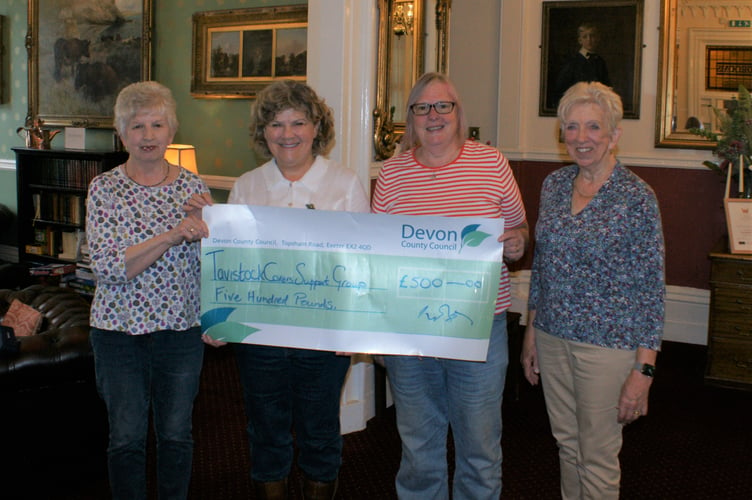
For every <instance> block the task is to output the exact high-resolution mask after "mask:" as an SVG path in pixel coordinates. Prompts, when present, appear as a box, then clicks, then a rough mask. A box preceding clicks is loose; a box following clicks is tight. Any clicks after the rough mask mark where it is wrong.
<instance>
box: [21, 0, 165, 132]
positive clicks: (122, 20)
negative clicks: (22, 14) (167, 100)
mask: <svg viewBox="0 0 752 500" xmlns="http://www.w3.org/2000/svg"><path fill="white" fill-rule="evenodd" d="M28 2H29V5H28V10H29V12H28V32H27V34H26V50H27V52H28V55H29V64H28V66H29V113H28V115H27V117H26V122H27V124H29V123H31V122H32V121H33V120H35V119H37V118H38V119H40V120H42V121H43V122H44V123H45V125H53V126H72V127H86V128H112V127H113V125H112V118H113V112H112V108H113V106H114V104H115V98H116V97H117V95H118V93H119V92H120V90H121V89H122V88H123V87H125V86H126V85H128V84H130V83H133V82H137V81H141V80H148V79H150V78H151V32H152V24H151V23H152V16H151V8H152V7H151V5H152V0H129V1H127V2H113V1H112V0H85V1H81V0H44V1H40V0H28Z"/></svg>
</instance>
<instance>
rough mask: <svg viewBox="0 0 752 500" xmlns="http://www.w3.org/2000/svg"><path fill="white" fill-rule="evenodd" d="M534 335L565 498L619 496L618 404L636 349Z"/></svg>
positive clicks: (599, 498) (573, 499)
mask: <svg viewBox="0 0 752 500" xmlns="http://www.w3.org/2000/svg"><path fill="white" fill-rule="evenodd" d="M535 333H536V335H535V339H536V348H537V351H538V363H539V367H540V370H541V381H542V384H543V393H544V395H545V399H546V409H547V410H548V418H549V420H550V422H551V431H552V432H553V435H554V437H555V438H556V444H557V446H558V447H559V465H560V468H561V496H562V498H563V499H564V500H570V499H571V500H584V499H595V500H607V499H618V498H619V482H620V480H621V468H620V466H619V451H620V450H621V445H622V425H621V424H620V423H618V422H617V421H616V418H617V413H618V410H617V409H616V406H617V404H618V402H619V395H620V392H621V387H622V384H623V383H624V381H625V380H626V378H627V376H628V375H629V372H630V370H631V369H632V366H633V365H634V360H635V353H634V351H627V350H620V349H609V348H604V347H599V346H594V345H591V344H583V343H579V342H572V341H568V340H562V339H560V338H558V337H554V336H552V335H549V334H547V333H545V332H543V331H541V330H537V329H536V332H535Z"/></svg>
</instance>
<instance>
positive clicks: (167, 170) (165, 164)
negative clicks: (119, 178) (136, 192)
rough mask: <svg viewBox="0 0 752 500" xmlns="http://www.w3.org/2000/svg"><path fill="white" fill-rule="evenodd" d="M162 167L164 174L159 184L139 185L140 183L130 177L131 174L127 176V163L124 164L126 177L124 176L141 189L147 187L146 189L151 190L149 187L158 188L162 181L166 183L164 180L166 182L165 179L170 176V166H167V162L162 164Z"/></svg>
mask: <svg viewBox="0 0 752 500" xmlns="http://www.w3.org/2000/svg"><path fill="white" fill-rule="evenodd" d="M163 165H164V166H165V174H164V177H162V180H161V181H159V182H155V183H154V184H141V183H140V182H138V181H137V180H136V179H134V178H133V176H131V174H129V173H128V162H125V175H126V176H127V177H128V178H129V179H130V180H132V181H133V182H135V183H136V184H138V185H139V186H143V187H147V188H151V187H155V186H159V185H160V184H162V183H163V182H164V181H166V180H167V177H168V176H169V175H170V165H169V164H168V163H167V162H164V163H163Z"/></svg>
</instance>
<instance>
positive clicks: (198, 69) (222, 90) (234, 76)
mask: <svg viewBox="0 0 752 500" xmlns="http://www.w3.org/2000/svg"><path fill="white" fill-rule="evenodd" d="M307 35H308V6H307V5H295V6H283V7H260V8H252V9H238V10H220V11H211V12H197V13H195V14H193V71H192V74H191V95H193V96H194V97H204V98H245V99H249V98H254V97H255V96H256V94H257V93H258V91H259V90H261V89H263V88H264V87H265V86H267V85H268V84H269V83H271V82H272V81H274V80H278V79H293V80H302V81H305V78H306V61H307V56H308V52H307V50H308V43H307Z"/></svg>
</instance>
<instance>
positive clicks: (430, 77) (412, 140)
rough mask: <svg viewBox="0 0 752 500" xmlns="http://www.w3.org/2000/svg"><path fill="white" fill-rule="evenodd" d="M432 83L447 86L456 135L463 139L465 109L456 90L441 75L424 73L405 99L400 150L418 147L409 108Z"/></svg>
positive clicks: (445, 77) (413, 120) (413, 121)
mask: <svg viewBox="0 0 752 500" xmlns="http://www.w3.org/2000/svg"><path fill="white" fill-rule="evenodd" d="M432 83H441V84H444V85H446V86H447V90H448V91H449V95H450V96H451V97H452V100H453V101H454V103H455V104H454V109H455V111H456V112H457V118H458V120H457V135H458V138H459V139H464V135H463V134H464V131H465V130H467V120H466V119H465V108H464V107H463V106H462V100H461V99H460V95H459V93H458V92H457V88H456V87H455V86H454V84H453V83H452V82H451V80H449V78H448V77H447V76H446V75H444V74H443V73H434V72H432V73H425V74H424V75H423V76H421V77H420V78H419V79H418V81H417V82H415V85H413V88H412V90H411V91H410V95H409V96H408V98H407V120H406V123H405V135H404V136H403V137H402V141H401V146H402V150H403V151H406V150H408V149H413V148H416V147H418V146H420V140H419V139H418V134H417V131H416V130H415V116H414V115H413V113H412V111H410V107H411V106H412V105H413V104H415V103H416V102H418V99H419V98H420V96H421V94H422V93H423V91H424V90H426V87H428V86H429V85H430V84H432Z"/></svg>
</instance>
